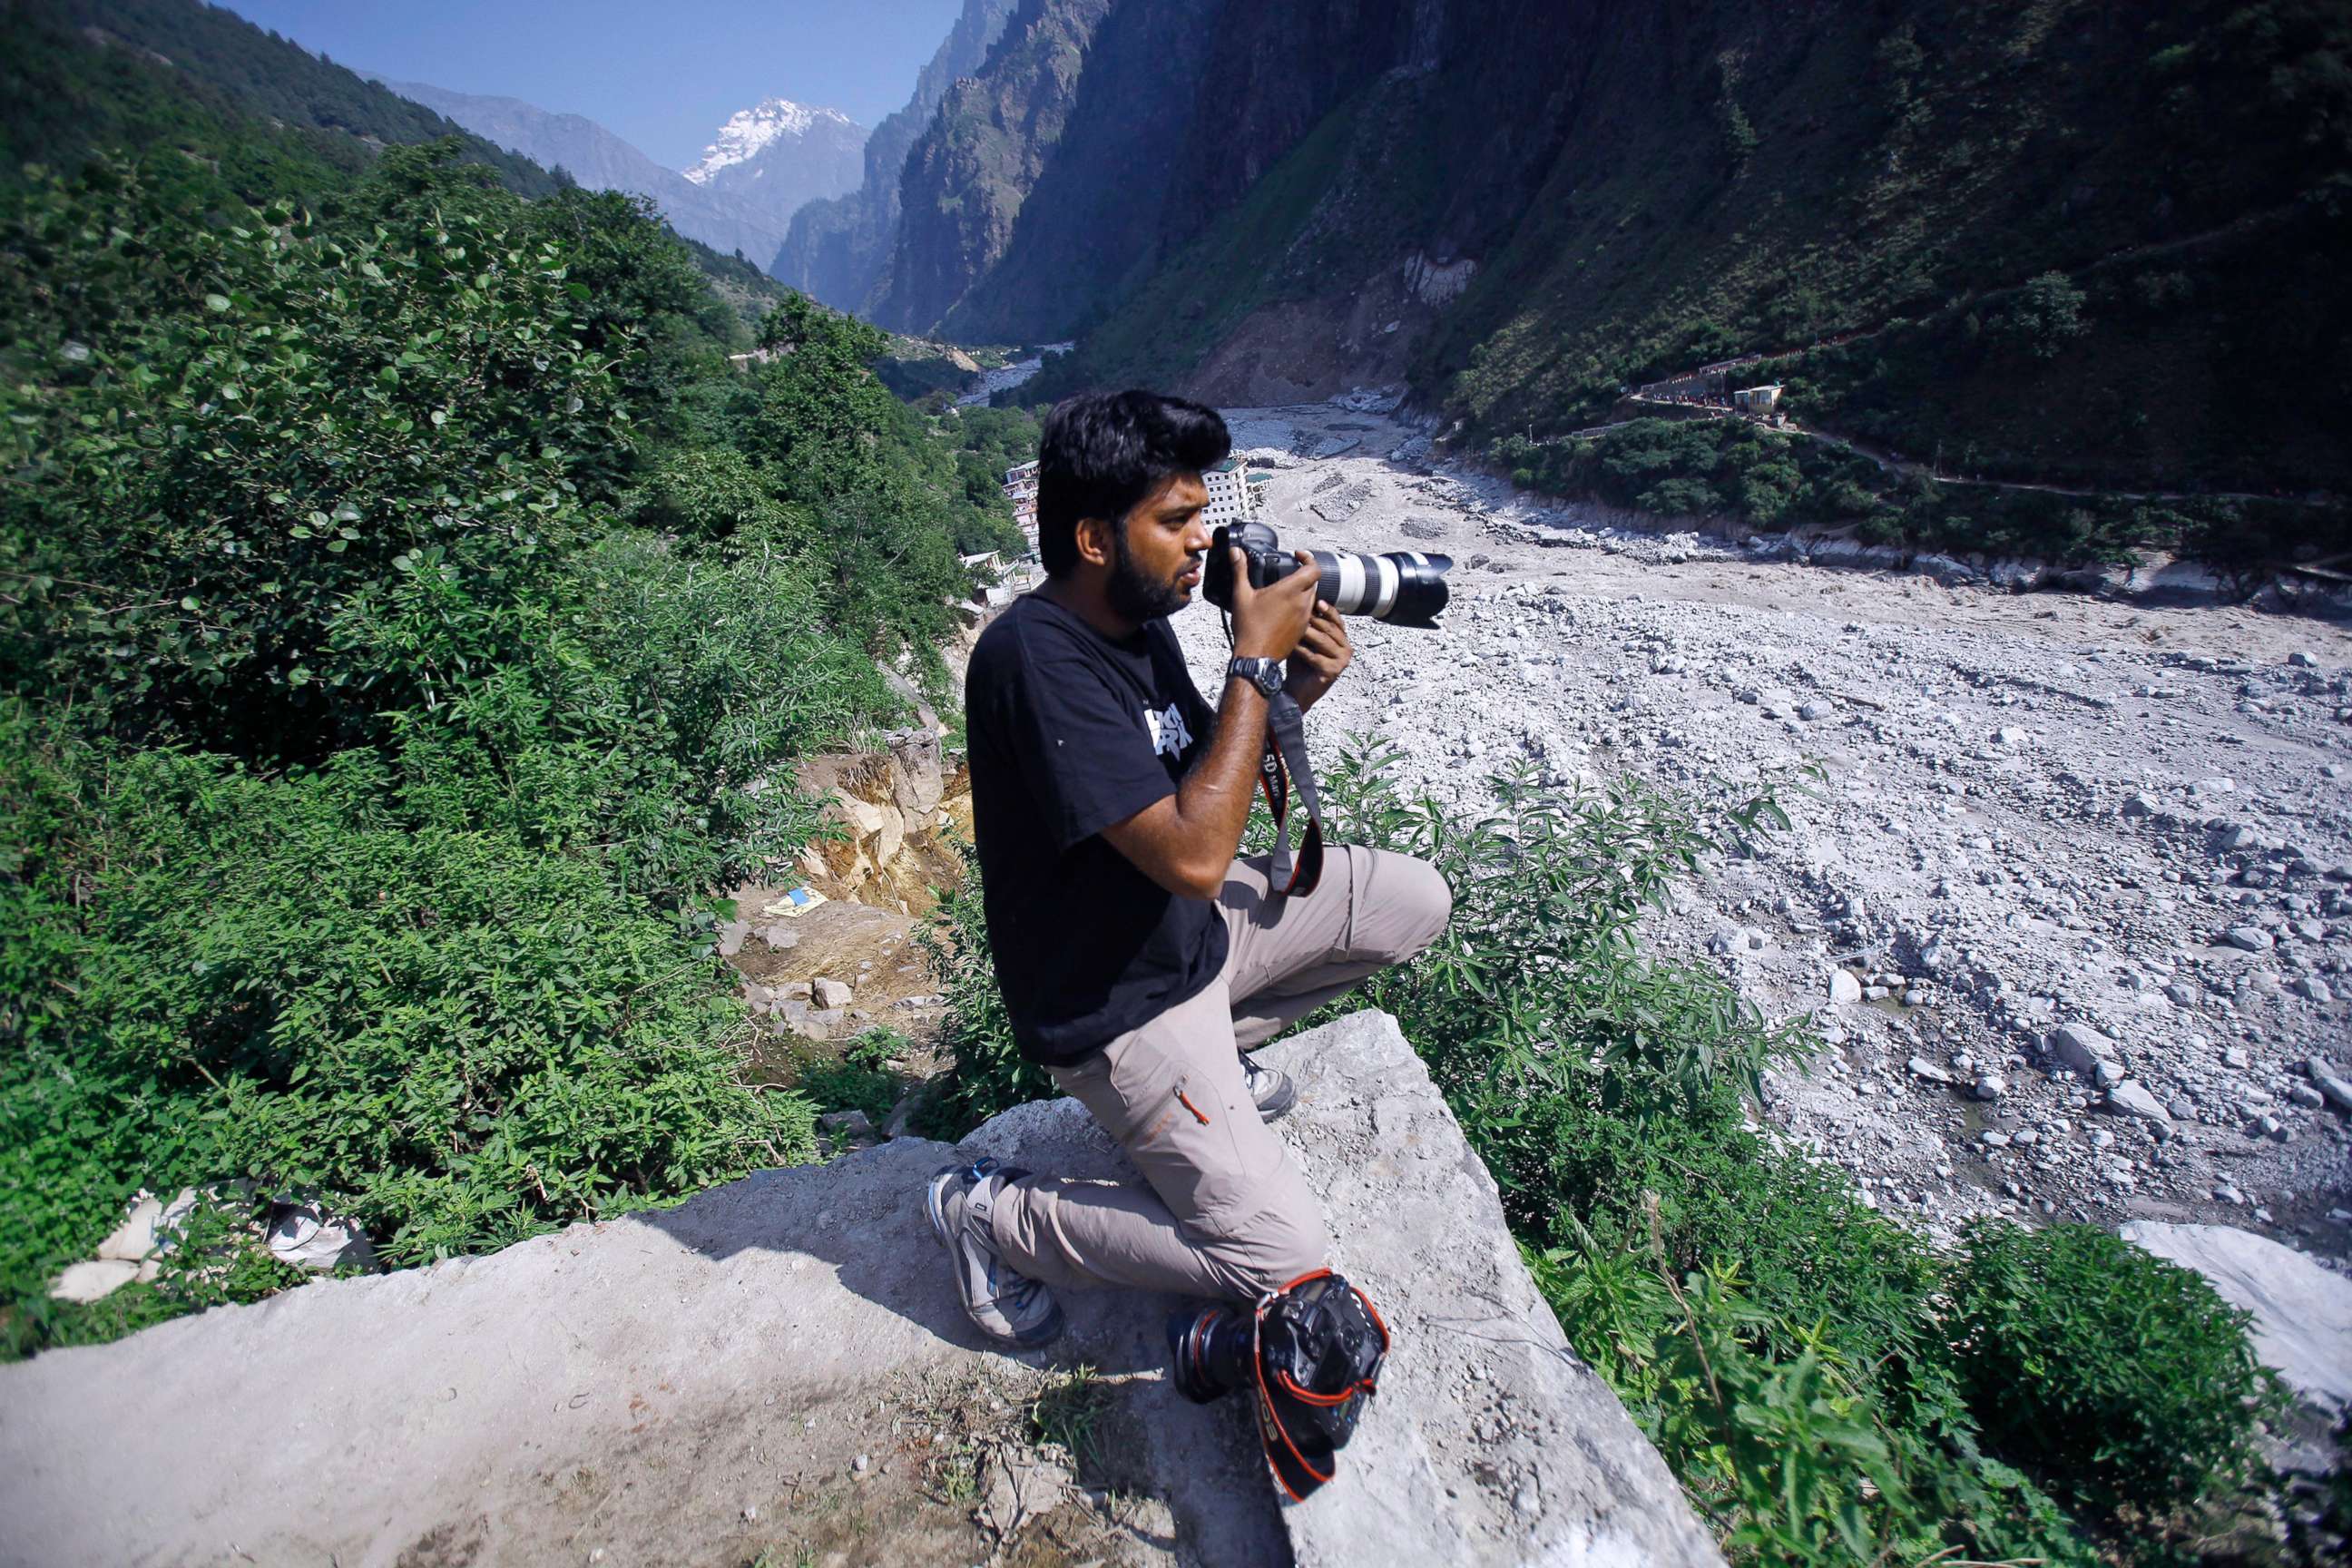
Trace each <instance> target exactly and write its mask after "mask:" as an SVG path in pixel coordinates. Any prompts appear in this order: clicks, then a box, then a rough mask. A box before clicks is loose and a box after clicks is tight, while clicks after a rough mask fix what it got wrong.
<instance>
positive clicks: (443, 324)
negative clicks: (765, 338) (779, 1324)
mask: <svg viewBox="0 0 2352 1568" xmlns="http://www.w3.org/2000/svg"><path fill="white" fill-rule="evenodd" d="M186 162H187V161H186V160H185V159H184V158H181V157H180V155H179V154H178V153H176V152H173V151H170V150H168V149H167V150H165V151H164V152H163V153H161V154H159V155H157V156H155V157H152V158H151V159H150V161H149V165H148V166H145V167H139V166H132V165H130V164H125V163H111V162H100V163H96V164H93V165H92V167H91V168H90V170H89V174H88V175H87V177H85V178H83V179H80V180H78V181H76V182H73V183H70V184H48V185H45V186H41V187H39V188H37V189H34V190H31V191H30V192H28V193H22V194H19V195H6V196H0V203H5V204H6V205H5V211H0V225H5V226H7V227H8V233H9V237H10V241H11V243H10V244H9V245H8V246H7V247H5V250H0V305H5V307H6V309H5V340H0V358H5V370H6V371H7V373H8V374H5V376H0V401H5V403H6V409H5V412H6V414H7V415H8V416H9V417H8V419H7V420H6V421H5V423H0V445H5V451H0V458H5V460H6V461H7V462H8V463H9V465H10V467H11V471H12V474H13V475H14V477H15V478H16V480H17V482H16V483H12V484H11V485H10V486H8V487H5V490H0V572H5V573H6V574H9V575H8V577H7V579H6V586H7V587H8V589H9V592H8V593H7V595H5V598H0V626H5V633H6V635H5V636H0V681H5V691H0V845H5V846H7V848H6V849H5V852H0V984H5V990H4V991H0V1325H5V1329H0V1332H5V1342H4V1343H0V1352H17V1353H21V1352H27V1351H30V1350H33V1349H37V1348H38V1347H40V1346H41V1345H44V1344H56V1343H67V1342H77V1341H80V1340H87V1339H91V1338H98V1337H104V1336H106V1335H108V1334H110V1333H115V1332H121V1331H128V1330H129V1329H131V1328H135V1327H138V1326H140V1325H141V1324H142V1323H144V1322H147V1321H155V1320H157V1319H159V1318H161V1317H163V1316H168V1315H170V1314H171V1313H173V1312H175V1311H180V1310H192V1309H194V1308H196V1307H200V1306H202V1305H205V1304H206V1302H208V1301H210V1300H216V1299H218V1298H217V1297H216V1296H215V1295H207V1294H205V1292H203V1291H200V1290H195V1289H178V1288H176V1287H174V1288H168V1289H167V1288H165V1286H164V1285H160V1284H159V1285H158V1286H157V1287H154V1288H149V1287H134V1288H131V1289H127V1290H125V1291H123V1292H120V1293H118V1295H117V1296H116V1297H114V1298H110V1300H109V1301H108V1302H106V1303H101V1304H100V1305H99V1306H97V1307H93V1308H72V1307H68V1306H64V1305H62V1304H58V1303H51V1302H48V1301H47V1300H45V1297H44V1291H45V1289H46V1286H47V1280H48V1279H49V1277H50V1276H51V1275H52V1274H53V1273H54V1272H55V1271H56V1270H57V1268H58V1267H60V1266H61V1265H63V1264H65V1263H68V1262H70V1261H72V1260H74V1259H75V1258H80V1257H85V1256H87V1255H88V1253H89V1249H90V1247H93V1246H94V1245H95V1244H96V1242H97V1241H98V1240H99V1239H100V1237H102V1236H104V1235H105V1233H106V1232H107V1231H108V1230H109V1229H110V1228H111V1227H112V1226H113V1225H114V1223H115V1222H116V1221H117V1219H118V1218H119V1216H120V1214H121V1205H122V1203H123V1202H124V1200H125V1199H126V1198H127V1197H128V1196H129V1194H130V1193H131V1190H132V1189H133V1188H134V1187H136V1186H138V1185H142V1184H144V1185H148V1186H152V1187H161V1188H172V1187H176V1186H180V1185H199V1186H201V1185H204V1184H208V1183H212V1182H215V1181H217V1180H220V1179H222V1178H224V1177H227V1176H231V1175H242V1176H244V1177H247V1178H249V1179H251V1180H252V1181H254V1182H256V1183H257V1184H259V1187H260V1190H262V1191H263V1192H265V1193H268V1192H276V1191H283V1190H287V1189H289V1188H295V1187H299V1188H304V1189H309V1190H312V1191H315V1192H316V1193H317V1194H319V1195H320V1196H321V1197H322V1198H324V1199H325V1200H326V1201H328V1202H330V1203H331V1204H332V1205H334V1206H336V1207H337V1208H339V1209H341V1211H343V1212H346V1213H349V1214H352V1215H354V1216H355V1217H356V1218H358V1219H359V1220H360V1221H361V1222H362V1224H363V1225H364V1226H366V1227H367V1228H368V1230H369V1232H370V1234H371V1237H372V1238H373V1240H374V1241H375V1243H376V1245H377V1247H378V1248H379V1250H380V1252H381V1253H382V1255H383V1257H384V1258H385V1259H386V1260H387V1261H388V1262H390V1263H393V1264H395V1265H400V1264H407V1263H413V1262H417V1261H421V1260H425V1259H429V1258H433V1257H435V1256H437V1255H440V1254H443V1253H455V1252H462V1251H470V1250H477V1249H480V1248H485V1247H497V1246H500V1245H503V1244H505V1243H507V1242H509V1241H511V1240H513V1239H516V1238H518V1237H523V1236H527V1235H530V1234H531V1233H533V1232H534V1231H537V1230H541V1229H544V1228H546V1227H548V1226H553V1225H559V1224H562V1223H565V1222H566V1221H569V1220H572V1219H576V1218H583V1217H596V1216H603V1215H615V1214H621V1213H625V1212H627V1211H629V1210H631V1209H634V1208H639V1207H643V1206H646V1205H651V1204H656V1203H661V1202H667V1201H669V1200H671V1199H674V1198H676V1197H678V1196H681V1195H683V1194H687V1193H690V1192H692V1191H694V1190H696V1189H697V1188H698V1187H701V1186H705V1185H708V1184H711V1183H713V1182H717V1181H723V1180H727V1179H730V1178H731V1177H733V1176H735V1175H738V1174H740V1173H743V1172H745V1171H748V1170H750V1169H752V1168H755V1167H758V1166H761V1165H769V1164H775V1163H790V1162H793V1161H795V1160H799V1159H804V1158H807V1157H809V1156H810V1155H811V1154H813V1152H814V1147H815V1145H814V1136H813V1131H812V1119H813V1115H814V1108H813V1107H812V1106H811V1105H810V1104H809V1102H808V1101H807V1100H806V1099H805V1098H803V1097H802V1096H800V1095H797V1094H793V1093H755V1092H753V1091H752V1090H751V1089H749V1088H748V1087H747V1086H746V1085H745V1083H744V1081H743V1076H744V1075H743V1070H742V1069H743V1050H742V1045H743V1042H744V1040H745V1039H746V1038H747V1037H748V1031H747V1028H746V1026H745V1023H744V1019H743V1017H742V1014H741V1009H740V1005H739V1004H738V1003H737V1002H736V1001H735V999H734V997H733V996H732V994H731V992H730V984H729V977H728V975H727V972H726V971H725V970H724V969H723V967H722V966H721V965H720V964H719V963H718V962H717V960H716V957H715V955H714V953H713V951H712V944H711V942H710V931H711V927H712V925H713V923H714V921H713V918H712V916H711V914H710V913H709V910H708V909H707V907H706V900H707V899H708V897H709V893H710V891H711V889H715V888H721V887H725V886H727V885H729V884H730V881H732V880H734V879H740V878H742V877H744V876H746V875H750V874H756V873H758V872H761V871H762V870H765V869H767V868H769V867H770V866H771V864H772V863H773V862H776V861H778V860H781V859H786V858H790V857H791V856H792V855H793V854H794V853H795V852H796V851H797V850H798V849H799V848H800V847H801V846H802V844H803V843H804V842H805V840H806V838H807V837H808V836H809V834H810V833H811V832H812V831H813V830H814V826H815V822H816V819H815V815H814V810H813V809H812V806H811V804H810V803H809V802H807V801H805V800H803V799H802V798H800V797H799V796H798V795H797V794H796V793H795V792H794V791H793V788H792V787H791V785H790V778H791V763H792V762H793V758H794V757H796V756H798V755H800V754H802V753H803V752H806V751H807V750H809V749H811V748H813V747H814V746H817V745H821V744H825V743H830V742H838V741H840V740H842V739H845V738H846V737H847V736H848V735H850V734H851V733H853V732H854V731H856V730H857V729H858V728H860V727H862V726H864V725H866V724H868V723H870V722H873V721H880V720H884V719H887V718H888V717H891V716H893V715H895V714H896V713H897V712H898V711H899V709H900V705H899V703H898V700H897V699H895V698H894V697H892V696H891V695H890V693H889V691H888V690H887V687H886V685H885V682H884V679H883V677H882V675H881V673H880V672H879V671H878V670H877V668H875V665H874V663H873V656H874V654H875V653H876V652H878V651H885V650H891V649H896V648H898V647H904V646H905V645H906V641H907V639H908V637H918V636H923V635H927V632H926V628H928V627H930V626H935V625H936V624H938V623H939V622H940V620H942V619H943V618H944V617H945V616H947V614H948V611H947V608H946V605H945V604H944V600H945V599H946V598H947V597H948V596H950V595H953V594H957V593H960V592H961V584H962V582H963V578H962V576H961V571H960V569H959V568H958V567H957V564H956V562H955V559H954V554H953V546H952V543H951V538H950V533H951V527H950V525H951V523H952V521H953V519H954V516H955V515H956V509H957V508H959V507H961V506H962V505H964V501H963V499H962V498H961V495H960V494H959V493H958V491H957V489H956V484H957V478H958V476H957V468H956V454H955V453H954V452H953V451H952V450H951V449H950V447H948V446H947V445H946V444H945V443H943V442H941V441H940V439H939V438H938V437H937V435H936V434H935V433H934V432H932V431H931V430H930V429H929V427H928V426H925V425H924V424H923V423H922V422H921V421H920V420H919V419H917V418H915V416H911V415H908V414H907V413H906V411H904V410H903V409H900V408H898V406H897V405H895V404H892V403H890V402H889V400H888V399H887V397H884V398H883V399H882V400H881V401H880V402H879V403H878V404H877V403H876V402H875V401H874V400H873V398H872V397H871V396H870V395H869V393H870V392H871V390H872V387H873V383H872V378H871V376H870V375H869V374H867V373H866V370H865V369H864V367H863V365H862V364H861V363H858V360H857V352H858V349H859V345H860V344H861V342H863V340H862V339H861V338H860V337H859V335H858V334H859V331H860V329H857V328H856V325H855V323H849V324H846V325H845V324H843V323H841V322H840V321H837V320H836V319H834V318H824V317H819V316H814V315H809V314H806V313H803V315H802V316H801V317H798V318H796V320H797V321H798V322H799V325H798V328H797V329H796V330H798V331H801V333H802V334H803V337H802V342H803V346H809V345H815V346H814V347H812V351H811V352H809V353H805V354H798V355H795V356H793V357H795V358H798V359H800V360H801V361H802V364H801V367H800V369H799V370H798V371H797V372H795V373H793V374H785V375H782V376H778V377H772V378H770V379H769V380H766V381H762V380H761V379H760V378H757V377H747V376H744V375H742V374H739V373H736V372H734V371H733V370H731V369H730V368H728V367H727V365H726V362H725V360H724V358H723V353H722V351H723V350H724V349H725V348H726V347H727V346H729V345H728V343H727V342H725V341H724V340H723V339H721V338H719V336H718V335H717V334H718V333H719V330H720V328H721V327H722V326H726V327H727V330H728V331H730V333H731V332H732V331H734V328H733V327H732V326H731V325H728V318H726V317H725V316H724V314H723V312H721V311H720V310H718V309H716V308H715V306H714V304H713V300H712V297H711V296H710V295H709V292H708V290H698V289H697V288H695V287H694V286H692V279H691V278H690V276H689V274H688V271H687V270H685V267H686V264H685V262H684V260H683V259H682V258H683V257H684V255H685V253H684V252H683V251H681V250H680V249H679V247H677V245H676V243H675V242H674V241H672V240H670V239H668V238H667V237H665V236H663V235H662V234H661V232H660V231H659V229H658V228H657V226H656V225H655V224H654V223H653V222H652V221H651V220H650V219H649V218H648V217H647V216H646V214H645V213H644V212H643V211H642V210H641V209H639V208H638V207H636V206H635V205H632V204H628V203H625V202H615V201H610V200H606V199H604V198H589V197H584V196H580V195H577V194H576V193H573V194H570V195H564V196H562V197H560V198H558V199H557V200H555V201H553V202H551V203H550V204H545V205H530V204H525V203H522V202H520V201H518V200H517V199H515V198H514V197H512V196H510V195H507V194H505V193H501V192H499V191H496V190H490V189H486V188H483V187H481V186H480V185H478V184H476V183H474V182H473V181H472V180H470V179H468V178H467V177H465V176H463V175H462V174H457V173H454V172H453V171H451V170H449V169H448V168H446V167H445V166H444V164H443V162H442V161H441V160H439V159H438V158H437V157H436V156H433V155H415V156H410V155H408V154H405V153H399V152H397V151H395V152H394V153H387V154H385V155H384V157H383V160H382V162H381V163H379V164H378V166H377V167H376V169H375V170H374V172H373V174H369V175H368V176H366V177H365V178H363V179H355V180H352V182H350V183H349V184H343V185H340V186H337V187H336V188H334V189H331V190H327V191H322V192H321V193H320V198H321V199H320V200H319V201H318V202H317V203H316V204H315V205H313V206H312V207H310V209H309V210H307V211H305V210H298V209H296V208H295V207H294V206H293V205H290V204H287V205H278V206H276V207H273V208H271V209H269V210H268V211H256V210H254V209H251V208H247V207H244V206H242V205H239V204H237V203H236V202H235V201H234V199H232V198H227V197H226V196H225V195H224V193H223V192H222V191H221V189H220V188H219V187H218V186H217V185H216V184H205V182H204V181H202V180H196V181H194V182H192V183H188V184H176V183H172V182H170V181H165V182H163V183H160V184H159V183H158V182H157V181H156V180H154V179H152V178H151V175H150V173H149V168H150V167H160V168H163V169H165V170H167V171H168V170H170V169H172V168H173V167H175V166H176V165H177V164H183V163H186ZM312 167H314V168H315V166H312ZM575 268H576V269H577V275H574V269H575ZM582 279H593V282H594V288H593V290H591V289H589V288H588V285H587V284H586V283H583V281H582ZM583 291H584V292H588V293H593V298H583ZM824 345H830V347H826V346H824ZM231 388H234V391H235V395H228V391H229V389H231ZM159 411H160V412H159ZM803 419H804V420H807V421H810V422H812V423H811V424H810V425H809V426H807V427H806V428H800V427H797V426H795V421H796V420H803ZM910 421H911V423H910ZM641 432H652V433H655V434H657V435H658V436H660V437H661V438H662V440H661V444H659V445H658V446H657V447H655V448H654V449H653V450H652V452H651V453H650V454H648V456H649V457H650V458H652V459H653V460H652V461H651V462H650V463H648V462H646V461H642V460H641V456H640V454H639V452H638V450H637V447H636V437H637V436H638V434H639V433H641ZM754 433H756V438H755V435H754ZM730 443H732V444H730ZM640 486H641V487H642V489H638V487H640ZM893 509H896V510H893ZM313 512H317V513H320V514H323V522H322V521H321V520H320V518H319V517H314V516H313V515H312V513H313ZM346 513H349V514H350V515H345V514H346ZM845 515H854V516H856V517H857V518H869V517H870V518H873V519H877V520H880V521H877V522H876V523H875V525H874V526H873V527H871V528H865V525H864V524H863V523H861V524H859V527H860V528H861V529H864V531H863V532H862V533H860V534H859V536H858V537H857V538H856V539H845V538H844V537H843V536H842V535H841V534H840V533H838V532H831V533H829V532H828V530H829V529H833V528H835V523H836V521H837V520H838V519H840V518H841V517H843V516H845ZM622 518H627V519H630V520H632V522H633V523H634V526H632V525H631V524H629V523H624V522H622V521H619V520H620V519H622ZM877 552H878V553H877ZM942 563H943V565H942ZM901 568H903V570H901ZM843 571H847V572H849V573H851V574H853V575H854V576H856V577H857V579H858V584H859V585H858V588H857V591H856V593H849V592H845V591H844V589H843V586H842V584H841V582H840V581H839V579H838V576H837V574H838V573H840V572H843ZM926 651H929V650H928V648H927V649H926ZM931 657H932V658H933V660H934V662H935V661H936V654H932V655H931ZM223 1278H226V1279H232V1280H235V1281H238V1282H239V1283H238V1284H237V1285H236V1289H240V1290H244V1289H247V1288H248V1287H249V1288H250V1289H251V1290H253V1291H260V1290H266V1289H274V1288H276V1286H277V1285H278V1284H281V1283H283V1282H285V1277H284V1276H283V1275H282V1274H272V1273H270V1272H269V1271H268V1270H267V1269H260V1270H252V1269H247V1270H243V1271H238V1270H232V1271H231V1272H230V1273H229V1274H228V1275H226V1276H224V1277H223Z"/></svg>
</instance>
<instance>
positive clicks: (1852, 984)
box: [1830, 969, 1862, 1007]
mask: <svg viewBox="0 0 2352 1568" xmlns="http://www.w3.org/2000/svg"><path fill="white" fill-rule="evenodd" d="M1861 1000H1862V982H1861V981H1859V980H1856V979H1855V978H1854V977H1853V971H1852V970H1850V969H1832V970H1831V971H1830V1005H1831V1006H1832V1007H1843V1006H1845V1005H1848V1004H1850V1003H1854V1002H1859V1001H1861Z"/></svg>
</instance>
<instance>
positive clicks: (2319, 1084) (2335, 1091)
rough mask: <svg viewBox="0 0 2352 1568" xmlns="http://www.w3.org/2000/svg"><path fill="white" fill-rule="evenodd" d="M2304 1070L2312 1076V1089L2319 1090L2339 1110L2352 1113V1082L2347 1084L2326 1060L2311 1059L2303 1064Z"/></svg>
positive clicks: (2319, 1058)
mask: <svg viewBox="0 0 2352 1568" xmlns="http://www.w3.org/2000/svg"><path fill="white" fill-rule="evenodd" d="M2303 1070H2304V1071H2305V1072H2307V1073H2309V1074H2310V1075H2311V1083H2312V1087H2313V1088H2315V1089H2318V1090H2319V1092H2320V1095H2321V1097H2322V1098H2324V1099H2325V1100H2326V1101H2327V1103H2328V1104H2330V1105H2332V1106H2334V1107H2335V1108H2336V1110H2341V1111H2346V1112H2352V1082H2347V1081H2346V1080H2345V1079H2344V1076H2343V1075H2342V1074H2341V1073H2338V1072H2337V1071H2336V1068H2335V1067H2334V1066H2333V1065H2332V1064H2330V1063H2329V1062H2328V1061H2327V1060H2326V1058H2321V1057H2313V1058H2310V1059H2309V1060H2307V1061H2305V1063H2304V1064H2303Z"/></svg>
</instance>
